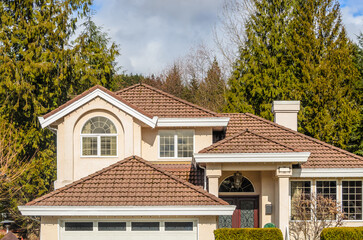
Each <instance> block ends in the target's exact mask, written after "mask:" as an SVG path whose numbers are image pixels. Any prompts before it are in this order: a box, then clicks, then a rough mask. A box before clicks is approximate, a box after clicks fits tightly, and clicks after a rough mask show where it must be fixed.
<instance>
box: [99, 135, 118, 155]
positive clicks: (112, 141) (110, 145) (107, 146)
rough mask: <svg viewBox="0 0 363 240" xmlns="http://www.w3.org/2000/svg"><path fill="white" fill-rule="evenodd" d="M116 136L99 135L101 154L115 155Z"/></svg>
mask: <svg viewBox="0 0 363 240" xmlns="http://www.w3.org/2000/svg"><path fill="white" fill-rule="evenodd" d="M116 147H117V146H116V136H112V137H101V156H116Z"/></svg>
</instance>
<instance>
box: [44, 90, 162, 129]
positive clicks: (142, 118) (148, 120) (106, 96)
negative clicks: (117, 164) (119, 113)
mask: <svg viewBox="0 0 363 240" xmlns="http://www.w3.org/2000/svg"><path fill="white" fill-rule="evenodd" d="M96 97H100V98H102V99H103V100H105V101H107V102H109V103H110V104H112V105H114V106H116V107H118V108H119V109H121V110H123V111H125V112H126V113H128V114H130V115H131V116H133V117H135V118H137V119H139V120H140V121H141V122H143V123H145V124H147V125H148V126H150V127H152V128H154V127H155V126H156V123H157V120H158V118H157V117H153V118H152V119H151V118H149V117H147V116H145V115H144V114H142V113H140V112H138V111H137V110H135V109H133V108H132V107H130V106H128V105H127V104H125V103H123V102H121V101H119V100H118V99H116V98H114V97H112V96H110V95H109V94H107V93H105V92H103V91H102V90H100V89H96V90H94V91H93V92H91V93H89V94H88V95H86V96H84V97H83V98H81V99H79V100H78V101H75V102H73V103H72V104H70V105H69V106H67V107H65V108H64V109H62V110H60V111H59V112H56V113H55V114H53V115H52V116H49V117H48V118H46V119H44V118H43V117H39V118H38V119H39V122H40V124H41V126H42V128H45V127H47V126H49V125H50V124H52V123H53V122H55V121H57V120H58V119H60V118H62V117H64V116H66V115H67V114H69V113H71V112H73V111H74V110H76V109H77V108H79V107H81V106H83V105H84V104H86V103H87V102H89V101H91V100H92V99H94V98H96Z"/></svg>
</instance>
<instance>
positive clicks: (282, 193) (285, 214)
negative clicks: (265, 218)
mask: <svg viewBox="0 0 363 240" xmlns="http://www.w3.org/2000/svg"><path fill="white" fill-rule="evenodd" d="M291 175H292V169H291V167H278V168H277V170H276V176H277V177H278V183H277V185H278V202H277V207H278V209H277V218H278V219H277V224H278V227H279V228H280V229H281V231H282V235H283V236H284V239H288V238H287V236H286V235H287V229H288V227H289V221H290V216H289V215H290V214H289V209H290V207H289V199H290V191H289V186H290V184H289V182H290V177H291Z"/></svg>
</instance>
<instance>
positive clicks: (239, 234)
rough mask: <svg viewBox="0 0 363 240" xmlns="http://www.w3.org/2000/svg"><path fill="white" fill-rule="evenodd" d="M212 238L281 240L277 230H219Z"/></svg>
mask: <svg viewBox="0 0 363 240" xmlns="http://www.w3.org/2000/svg"><path fill="white" fill-rule="evenodd" d="M214 236H215V239H216V240H256V239H259V240H283V237H282V232H281V230H280V229H278V228H220V229H217V230H215V231H214Z"/></svg>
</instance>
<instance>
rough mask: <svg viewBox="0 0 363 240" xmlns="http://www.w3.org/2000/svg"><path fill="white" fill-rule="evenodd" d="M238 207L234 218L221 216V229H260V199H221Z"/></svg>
mask: <svg viewBox="0 0 363 240" xmlns="http://www.w3.org/2000/svg"><path fill="white" fill-rule="evenodd" d="M220 198H222V199H223V200H224V201H226V202H228V203H229V204H231V205H236V210H234V212H233V215H232V216H220V217H219V228H231V227H232V228H258V197H257V196H251V197H250V196H248V197H246V196H244V197H220Z"/></svg>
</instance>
